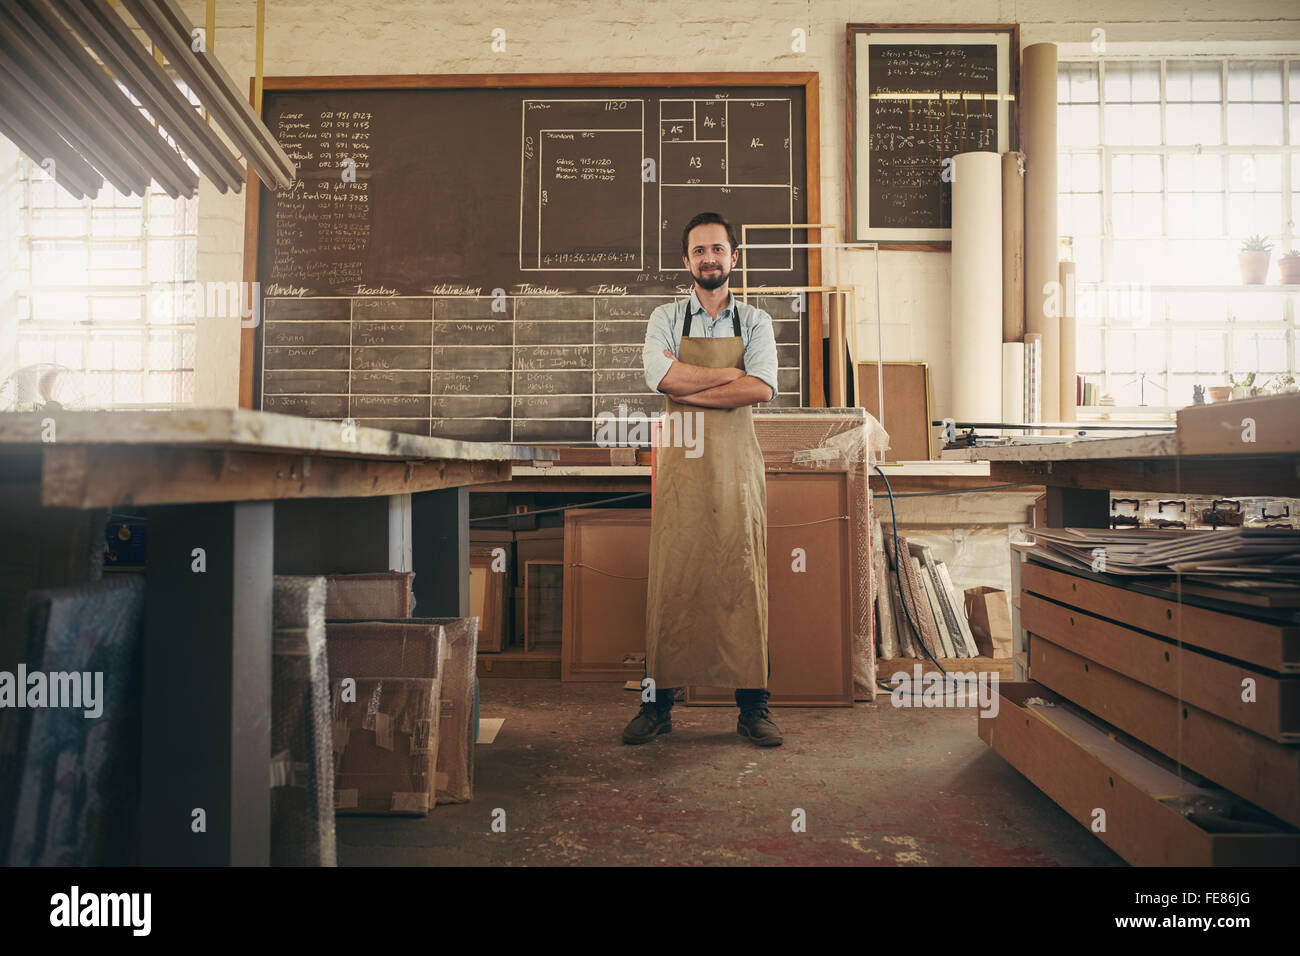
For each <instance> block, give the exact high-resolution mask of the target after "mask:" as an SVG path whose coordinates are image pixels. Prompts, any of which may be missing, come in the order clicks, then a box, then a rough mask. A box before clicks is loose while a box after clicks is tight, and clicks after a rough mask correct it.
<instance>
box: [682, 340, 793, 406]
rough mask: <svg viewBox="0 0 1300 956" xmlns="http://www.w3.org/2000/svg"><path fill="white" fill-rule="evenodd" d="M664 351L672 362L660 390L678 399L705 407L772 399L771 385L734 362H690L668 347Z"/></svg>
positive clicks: (736, 404)
mask: <svg viewBox="0 0 1300 956" xmlns="http://www.w3.org/2000/svg"><path fill="white" fill-rule="evenodd" d="M664 355H666V356H667V357H668V358H669V359H671V360H672V363H673V364H672V366H671V367H670V368H669V369H668V373H667V374H666V375H665V376H664V377H663V379H662V380H661V381H660V382H659V391H661V392H664V393H666V394H668V395H671V396H672V398H673V401H675V402H680V403H681V404H683V405H699V406H701V407H703V408H739V407H740V406H741V405H756V404H758V403H759V402H767V401H771V399H772V386H770V385H768V384H767V382H765V381H763V380H762V379H761V378H755V377H754V376H752V375H746V374H745V373H744V372H742V371H741V370H740V369H738V368H735V367H734V366H732V367H728V368H710V367H708V366H705V365H691V364H690V363H688V362H682V361H680V360H678V359H676V358H675V357H674V356H673V353H672V352H670V351H668V349H664Z"/></svg>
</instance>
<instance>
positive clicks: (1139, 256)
mask: <svg viewBox="0 0 1300 956" xmlns="http://www.w3.org/2000/svg"><path fill="white" fill-rule="evenodd" d="M1114 251H1115V256H1114V266H1115V275H1114V276H1112V277H1111V279H1112V280H1114V281H1128V280H1134V281H1145V282H1164V281H1168V270H1167V269H1166V264H1165V255H1164V242H1163V240H1160V239H1116V240H1115V241H1114Z"/></svg>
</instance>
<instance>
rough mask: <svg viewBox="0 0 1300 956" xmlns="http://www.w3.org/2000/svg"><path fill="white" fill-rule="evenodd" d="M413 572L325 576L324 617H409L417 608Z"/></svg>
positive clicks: (387, 618)
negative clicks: (413, 594) (413, 593)
mask: <svg viewBox="0 0 1300 956" xmlns="http://www.w3.org/2000/svg"><path fill="white" fill-rule="evenodd" d="M414 581H415V572H413V571H385V572H383V573H381V574H329V575H326V576H325V582H326V588H327V590H326V596H325V617H327V618H328V619H330V620H344V619H371V618H379V619H381V620H393V619H396V618H404V617H410V616H411V612H412V611H413V610H414V609H415V598H414V597H413V596H412V594H411V586H412V584H413V582H414Z"/></svg>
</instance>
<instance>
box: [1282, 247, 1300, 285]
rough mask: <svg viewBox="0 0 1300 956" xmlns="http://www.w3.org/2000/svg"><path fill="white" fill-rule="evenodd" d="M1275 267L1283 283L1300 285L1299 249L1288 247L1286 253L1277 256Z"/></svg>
mask: <svg viewBox="0 0 1300 956" xmlns="http://www.w3.org/2000/svg"><path fill="white" fill-rule="evenodd" d="M1277 269H1278V271H1279V272H1280V273H1282V284H1283V285H1300V249H1288V250H1287V251H1286V255H1284V256H1279V257H1278V260H1277Z"/></svg>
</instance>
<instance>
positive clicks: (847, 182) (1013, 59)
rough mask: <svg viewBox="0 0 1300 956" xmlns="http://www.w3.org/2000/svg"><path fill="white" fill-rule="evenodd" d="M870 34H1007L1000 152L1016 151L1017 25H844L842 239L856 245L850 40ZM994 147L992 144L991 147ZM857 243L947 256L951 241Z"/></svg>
mask: <svg viewBox="0 0 1300 956" xmlns="http://www.w3.org/2000/svg"><path fill="white" fill-rule="evenodd" d="M873 31H880V32H886V31H895V32H899V33H933V34H935V35H936V36H938V35H939V34H943V33H949V32H951V33H1009V34H1010V37H1011V39H1010V55H1009V57H1008V59H1009V63H1008V67H1009V69H1010V76H1009V77H1008V88H1009V90H1010V91H1011V96H1012V100H1011V109H1010V116H1009V124H1010V129H1008V130H1007V148H1006V150H1001V151H1000V152H1014V151H1016V150H1018V149H1019V148H1020V145H1019V144H1020V24H1018V23H848V24H845V28H844V53H845V61H844V63H845V66H844V78H845V97H844V103H845V108H844V222H845V232H846V236H845V238H846V239H847V240H848V241H849V242H850V243H856V242H858V240H857V238H856V237H857V235H858V223H857V217H856V213H857V210H856V208H854V205H855V204H854V199H855V197H856V190H855V188H854V186H855V183H854V178H855V177H854V172H855V170H854V162H853V160H854V157H855V145H856V144H855V139H854V137H855V136H856V135H857V134H856V132H855V130H854V119H855V116H854V114H855V112H856V107H857V90H856V88H855V82H854V81H855V79H856V73H857V62H856V60H857V54H856V51H855V49H854V36H855V34H858V33H871V32H873ZM995 145H996V144H995ZM861 242H862V243H863V244H864V245H866V244H869V243H871V242H876V243H878V245H877V248H878V249H882V250H904V251H909V252H950V251H952V242H951V241H931V242H927V241H906V240H894V241H892V242H889V241H881V240H871V239H863V240H861Z"/></svg>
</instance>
